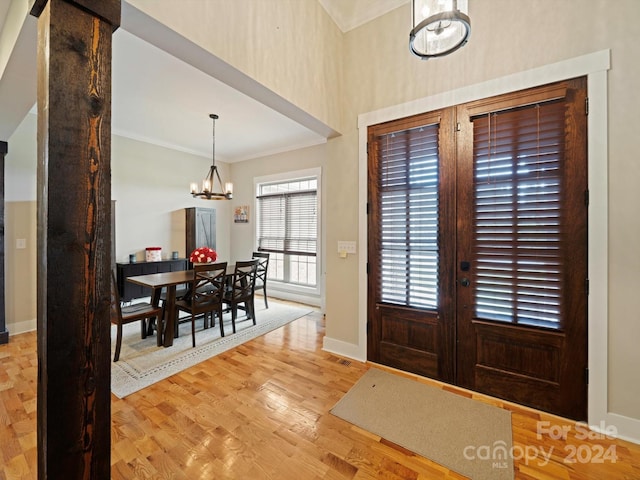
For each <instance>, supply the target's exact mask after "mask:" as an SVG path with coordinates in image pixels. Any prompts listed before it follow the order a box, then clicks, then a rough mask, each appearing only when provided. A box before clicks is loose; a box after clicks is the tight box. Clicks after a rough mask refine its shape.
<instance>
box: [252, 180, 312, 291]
mask: <svg viewBox="0 0 640 480" xmlns="http://www.w3.org/2000/svg"><path fill="white" fill-rule="evenodd" d="M257 207H258V228H257V232H258V234H257V237H258V238H257V244H258V250H260V251H263V252H270V253H272V254H273V255H272V257H273V259H274V268H273V269H272V268H271V265H270V266H269V270H270V277H269V278H273V279H275V280H280V281H283V282H287V283H293V284H300V285H306V286H314V285H316V267H315V257H316V254H317V248H318V245H317V239H318V214H317V210H318V199H317V180H316V179H315V178H310V179H302V180H293V181H286V182H279V183H268V184H261V185H259V186H258V196H257ZM270 263H271V262H270Z"/></svg>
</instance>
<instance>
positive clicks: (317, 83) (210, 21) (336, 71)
mask: <svg viewBox="0 0 640 480" xmlns="http://www.w3.org/2000/svg"><path fill="white" fill-rule="evenodd" d="M128 3H129V4H131V5H133V6H134V7H135V8H137V9H139V10H141V11H143V12H144V13H146V14H147V15H149V16H151V17H153V18H155V19H156V20H158V21H159V22H160V23H162V24H164V25H166V26H168V27H169V28H171V29H172V30H174V31H176V32H178V33H179V34H181V35H182V36H184V37H185V38H187V39H189V40H191V41H192V42H194V43H195V44H197V45H199V46H201V47H202V48H204V49H205V50H207V51H208V52H210V53H212V54H213V55H215V56H216V57H217V58H219V59H221V60H223V61H224V62H227V63H228V64H230V65H231V66H232V67H234V68H236V69H237V70H239V71H240V72H243V73H244V74H246V75H248V76H249V77H251V78H253V79H255V80H257V81H258V82H259V83H260V84H262V85H263V86H265V87H267V88H268V89H270V90H272V91H273V92H275V93H276V94H278V95H280V96H282V97H284V98H285V99H286V100H288V101H289V102H291V103H293V104H294V105H296V106H298V107H299V108H301V109H302V110H304V111H306V112H307V113H309V114H311V115H312V116H313V117H315V118H316V119H318V120H320V121H321V122H323V123H324V124H326V125H328V126H329V127H331V128H333V129H334V130H335V131H340V130H341V128H340V127H341V126H340V118H341V108H342V95H341V93H340V92H341V83H342V75H341V70H340V67H341V58H342V44H341V41H342V37H341V33H340V30H339V29H338V28H337V27H336V25H335V24H334V23H333V22H332V20H331V19H330V17H329V16H328V15H327V13H326V12H325V10H324V9H323V8H322V6H321V5H320V3H319V2H318V1H317V0H233V1H230V0H210V1H202V0H180V1H179V2H176V1H175V0H128Z"/></svg>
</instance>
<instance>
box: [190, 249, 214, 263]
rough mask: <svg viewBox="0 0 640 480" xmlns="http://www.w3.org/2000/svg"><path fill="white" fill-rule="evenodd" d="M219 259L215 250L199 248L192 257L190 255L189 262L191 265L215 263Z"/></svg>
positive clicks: (192, 253)
mask: <svg viewBox="0 0 640 480" xmlns="http://www.w3.org/2000/svg"><path fill="white" fill-rule="evenodd" d="M217 258H218V254H217V253H216V251H215V250H214V249H213V248H209V247H198V248H196V249H195V250H194V251H193V252H191V255H189V261H190V262H191V263H195V264H197V263H213V262H215V261H216V259H217Z"/></svg>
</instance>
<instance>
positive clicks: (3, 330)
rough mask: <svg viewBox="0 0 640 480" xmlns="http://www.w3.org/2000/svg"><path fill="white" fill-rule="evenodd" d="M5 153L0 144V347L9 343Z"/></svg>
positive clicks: (0, 143)
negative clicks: (6, 302)
mask: <svg viewBox="0 0 640 480" xmlns="http://www.w3.org/2000/svg"><path fill="white" fill-rule="evenodd" d="M7 152H8V146H7V142H0V345H2V344H3V343H8V342H9V331H8V330H7V318H6V312H5V297H4V286H5V277H4V156H5V155H6V154H7Z"/></svg>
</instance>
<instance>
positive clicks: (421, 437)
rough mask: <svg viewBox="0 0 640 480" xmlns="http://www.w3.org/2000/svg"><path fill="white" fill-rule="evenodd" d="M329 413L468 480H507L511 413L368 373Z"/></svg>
mask: <svg viewBox="0 0 640 480" xmlns="http://www.w3.org/2000/svg"><path fill="white" fill-rule="evenodd" d="M331 413H333V414H334V415H336V416H337V417H340V418H342V419H344V420H346V421H348V422H350V423H352V424H354V425H356V426H358V427H360V428H362V429H363V430H367V431H369V432H371V433H374V434H376V435H379V436H380V437H382V438H384V439H386V440H389V441H391V442H393V443H395V444H397V445H400V446H401V447H404V448H406V449H408V450H411V451H412V452H414V453H417V454H418V455H421V456H423V457H425V458H428V459H429V460H432V461H434V462H437V463H439V464H441V465H443V466H445V467H447V468H449V469H450V470H453V471H455V472H457V473H460V474H462V475H465V476H467V477H469V478H471V479H473V480H483V479H490V480H502V479H505V480H512V479H513V458H512V455H511V452H512V432H511V412H509V411H507V410H503V409H501V408H498V407H494V406H492V405H487V404H485V403H482V402H479V401H476V400H471V399H469V398H465V397H462V396H460V395H456V394H455V393H450V392H446V391H444V390H441V389H439V388H436V387H431V386H429V385H425V384H423V383H419V382H417V381H414V380H411V379H408V378H404V377H401V376H399V375H394V374H392V373H388V372H385V371H382V370H378V369H375V368H372V369H370V370H368V371H367V372H366V373H365V374H364V375H363V376H362V378H360V380H358V382H357V383H356V384H355V385H354V386H353V387H352V388H351V389H350V390H349V391H348V392H347V394H346V395H345V396H344V397H342V399H341V400H340V401H339V402H338V403H337V404H336V405H335V406H334V407H333V409H332V410H331Z"/></svg>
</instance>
